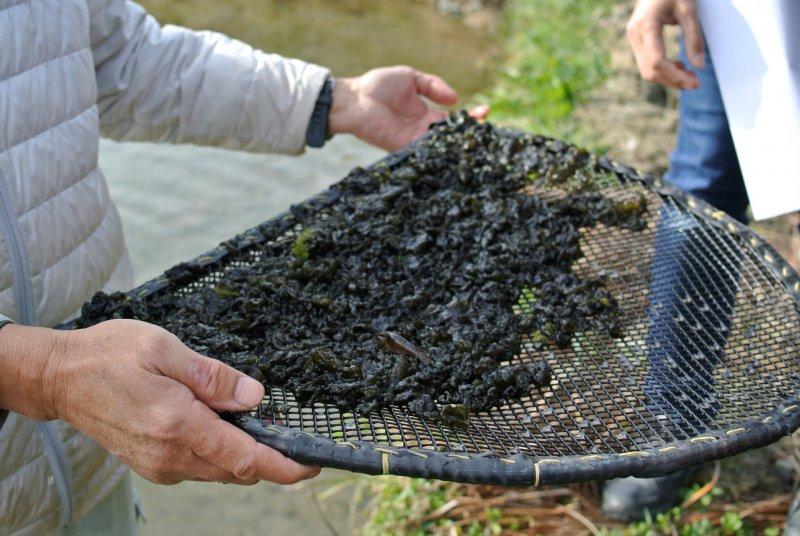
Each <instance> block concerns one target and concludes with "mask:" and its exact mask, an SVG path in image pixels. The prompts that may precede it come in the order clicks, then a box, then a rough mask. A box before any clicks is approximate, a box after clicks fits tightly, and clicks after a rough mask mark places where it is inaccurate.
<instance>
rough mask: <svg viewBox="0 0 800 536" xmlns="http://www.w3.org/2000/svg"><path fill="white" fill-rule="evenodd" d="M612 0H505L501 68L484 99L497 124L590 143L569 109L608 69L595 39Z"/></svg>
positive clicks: (571, 108) (602, 77)
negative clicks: (490, 108)
mask: <svg viewBox="0 0 800 536" xmlns="http://www.w3.org/2000/svg"><path fill="white" fill-rule="evenodd" d="M613 4H614V0H593V1H591V2H587V1H585V0H509V1H508V2H507V3H506V7H505V13H504V23H503V29H502V30H501V39H502V42H503V48H504V50H505V51H506V58H505V62H504V67H503V68H502V69H501V70H500V72H499V74H498V79H497V82H496V84H495V86H494V88H493V89H492V90H491V91H490V92H489V94H488V95H485V96H484V98H485V99H486V100H487V101H488V102H489V103H490V104H491V107H492V120H493V121H494V122H497V123H501V124H505V125H509V126H514V127H518V128H522V129H525V130H529V131H532V132H539V133H542V134H547V135H551V136H556V137H560V138H563V139H567V140H569V141H572V142H575V143H581V144H584V145H587V144H588V145H592V144H591V141H592V140H591V139H589V138H590V136H589V135H588V133H587V132H584V131H583V130H582V129H581V127H580V125H579V124H578V123H577V122H576V121H575V120H574V119H573V117H572V112H573V111H574V110H575V108H576V107H578V106H580V104H581V102H583V101H584V100H585V99H586V97H587V95H588V94H589V92H590V91H591V90H592V89H593V88H595V87H597V86H598V85H599V84H600V83H601V82H603V80H605V78H606V77H607V76H608V73H609V62H610V58H609V54H608V52H607V51H605V50H604V48H603V47H602V46H598V45H597V43H598V42H599V41H600V40H601V38H602V35H603V33H604V32H606V31H608V30H607V29H605V28H604V25H603V24H602V22H601V21H602V19H603V18H604V17H605V16H607V14H608V12H609V10H610V9H611V7H612V6H613Z"/></svg>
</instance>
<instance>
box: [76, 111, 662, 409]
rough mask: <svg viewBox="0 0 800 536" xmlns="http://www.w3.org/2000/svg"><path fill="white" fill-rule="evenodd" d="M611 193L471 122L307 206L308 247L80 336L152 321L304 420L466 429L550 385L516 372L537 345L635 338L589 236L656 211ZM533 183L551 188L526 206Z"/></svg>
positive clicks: (120, 310)
mask: <svg viewBox="0 0 800 536" xmlns="http://www.w3.org/2000/svg"><path fill="white" fill-rule="evenodd" d="M602 179H603V174H602V172H600V171H599V168H597V166H596V165H595V164H594V160H593V157H592V156H591V155H589V154H588V153H586V152H585V151H581V150H579V149H577V148H575V147H573V146H570V145H566V144H563V143H561V142H557V141H554V140H545V139H544V138H541V137H537V136H531V135H523V136H512V135H508V134H503V133H502V132H500V131H498V130H496V129H495V128H494V127H492V126H491V125H490V124H487V123H484V124H480V123H477V122H475V121H473V120H472V119H470V118H469V117H468V116H466V115H465V114H463V113H461V114H458V115H454V116H451V117H450V118H449V119H448V120H447V121H445V122H443V123H440V124H437V125H435V126H434V127H432V131H431V132H430V133H429V135H428V136H427V137H426V138H425V139H424V140H423V141H422V142H419V143H416V144H414V145H413V146H411V148H410V153H409V154H408V156H407V157H406V158H405V159H402V160H401V161H400V163H399V164H396V165H394V166H386V165H376V166H372V167H371V168H368V169H361V168H357V169H355V170H353V171H352V172H351V173H350V174H349V175H348V176H347V177H346V178H345V179H343V180H342V181H341V182H339V183H337V184H336V185H334V186H332V188H331V191H330V193H331V195H332V196H334V197H335V198H336V201H335V202H334V203H333V204H332V205H331V206H330V207H327V208H324V209H322V210H319V209H312V208H308V207H305V206H303V205H298V206H295V207H293V208H292V212H293V213H294V215H295V216H296V217H297V219H298V221H300V222H303V223H304V227H303V229H302V230H301V231H297V232H296V233H295V234H294V236H290V237H287V238H285V239H280V240H275V241H268V242H265V243H260V244H256V245H253V246H251V247H250V248H248V250H247V253H248V255H249V257H248V258H251V259H252V258H257V260H256V261H255V262H250V263H247V264H244V265H242V266H236V265H231V266H230V268H229V269H228V270H227V271H225V272H224V273H223V274H222V276H221V277H220V279H219V280H218V281H217V282H216V283H211V285H212V286H206V287H199V288H196V289H195V290H193V291H192V292H190V293H176V292H160V293H156V294H154V295H153V296H150V297H144V298H136V297H131V296H127V295H124V294H119V293H117V294H112V295H106V294H102V293H100V294H98V295H97V296H95V297H94V299H93V300H92V301H91V302H90V303H88V304H87V305H86V306H84V309H83V315H82V317H81V319H80V320H79V323H78V324H79V325H80V326H87V325H91V324H94V323H97V322H100V321H102V320H106V319H109V318H136V319H140V320H145V321H148V322H153V323H155V324H158V325H161V326H163V327H164V328H166V329H168V330H169V331H171V332H173V333H175V334H176V335H177V336H178V337H180V338H181V339H182V340H183V342H184V343H186V344H187V345H188V346H190V347H191V348H193V349H195V350H197V351H198V352H201V353H204V354H206V355H209V356H211V357H215V358H218V359H221V360H223V361H225V362H227V363H229V364H231V365H233V366H234V367H236V368H238V369H240V370H243V371H244V372H246V373H248V374H250V375H251V376H253V377H255V378H257V379H258V380H259V381H262V382H263V383H264V384H265V386H267V387H272V386H277V387H285V388H287V389H289V390H290V391H291V392H292V393H294V395H295V396H296V397H297V400H298V401H299V402H300V403H302V404H310V403H313V402H323V403H328V404H333V405H335V406H337V407H339V408H340V409H342V410H343V411H353V410H355V411H359V412H369V411H374V410H380V409H382V408H386V407H388V406H390V405H400V406H405V407H406V408H407V409H408V410H409V411H410V412H412V413H415V414H417V415H420V416H422V417H426V418H431V419H435V420H443V421H445V422H450V423H459V422H464V420H465V419H466V418H467V416H468V412H469V411H474V410H487V409H490V408H492V407H496V406H498V405H501V404H502V403H504V402H505V401H506V400H508V399H518V398H520V397H523V396H527V395H529V394H530V393H531V391H532V390H535V389H541V388H544V387H546V386H547V385H548V384H549V382H550V379H551V369H550V367H549V365H548V364H547V363H546V362H545V361H544V360H541V359H531V358H527V359H524V360H522V361H519V360H514V356H516V355H518V354H519V353H520V350H521V345H522V343H523V342H527V343H528V344H531V345H533V348H534V349H537V350H545V349H547V348H553V347H555V346H560V347H565V346H568V345H569V344H570V341H571V339H572V337H573V335H574V334H575V333H576V332H587V331H594V332H596V333H599V334H605V335H606V336H610V337H619V336H620V335H621V330H622V326H621V315H620V309H619V306H618V304H617V302H616V300H615V299H614V297H613V296H612V295H611V294H610V293H609V292H608V291H607V290H606V289H605V288H604V287H603V284H602V281H600V280H597V279H589V278H581V277H579V276H578V275H576V274H575V273H574V272H573V271H572V266H573V264H574V263H575V262H576V261H577V260H578V259H579V258H581V256H582V253H581V248H580V238H581V234H582V229H583V228H586V227H591V226H594V225H596V224H598V223H602V224H605V225H613V226H618V227H623V228H628V229H632V230H638V229H641V228H642V226H643V225H644V221H643V215H644V213H645V211H646V203H645V202H644V200H643V198H641V200H633V201H630V200H628V201H626V202H620V201H614V200H611V199H609V198H607V197H605V196H604V195H603V194H602V193H601V191H600V189H598V188H597V184H598V182H599V181H601V180H602ZM532 182H533V183H534V184H538V185H539V186H540V188H539V189H538V190H534V192H535V193H533V194H531V193H530V192H528V193H526V192H523V190H524V189H526V187H530V186H531V184H532ZM559 188H560V189H561V190H562V194H561V195H540V194H539V193H538V192H539V191H541V192H550V191H552V190H553V189H559ZM187 271H191V270H190V269H189V268H188V265H179V266H177V267H176V268H174V269H172V270H171V271H169V272H167V274H166V276H167V278H172V279H174V280H180V279H185V278H186V273H187ZM523 291H525V293H526V296H527V297H528V299H526V300H524V306H523V307H520V298H521V296H522V294H523ZM531 297H533V298H532V299H531ZM512 361H513V362H512Z"/></svg>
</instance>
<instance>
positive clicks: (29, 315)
mask: <svg viewBox="0 0 800 536" xmlns="http://www.w3.org/2000/svg"><path fill="white" fill-rule="evenodd" d="M0 230H2V233H3V235H4V236H5V239H6V248H7V249H8V256H9V260H10V262H11V269H12V272H13V276H14V297H15V301H16V303H17V321H18V322H19V323H20V324H25V325H28V326H33V325H35V324H36V311H35V309H34V303H33V288H32V286H31V276H30V269H29V265H28V256H27V252H26V251H25V248H24V247H23V245H22V234H21V232H20V230H19V222H18V221H17V216H16V211H15V210H14V206H13V204H12V202H11V195H10V193H9V191H8V184H7V183H6V180H5V177H4V176H3V171H2V169H0ZM36 427H37V429H38V431H39V435H40V436H41V438H42V444H43V446H44V452H45V455H46V456H47V461H48V464H49V465H50V470H51V471H52V473H53V482H54V483H55V486H56V490H57V491H58V495H59V497H60V498H61V526H66V525H67V524H69V521H70V519H72V508H73V497H74V490H73V486H72V476H71V475H70V468H69V463H68V462H67V457H66V455H65V454H64V446H63V445H62V444H61V439H60V438H59V437H58V433H57V432H56V428H55V425H54V424H53V423H52V422H37V423H36Z"/></svg>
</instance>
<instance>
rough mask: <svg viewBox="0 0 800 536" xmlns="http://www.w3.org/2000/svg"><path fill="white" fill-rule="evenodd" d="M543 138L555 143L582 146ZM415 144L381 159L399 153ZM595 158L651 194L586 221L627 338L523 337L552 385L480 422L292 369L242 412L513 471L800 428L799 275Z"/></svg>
mask: <svg viewBox="0 0 800 536" xmlns="http://www.w3.org/2000/svg"><path fill="white" fill-rule="evenodd" d="M503 135H507V136H520V135H523V134H521V133H516V132H509V131H504V134H503ZM528 136H529V135H528ZM529 138H530V136H529ZM532 139H533V140H534V144H535V146H536V147H537V150H539V151H545V152H549V153H550V154H551V155H555V156H556V157H558V155H559V154H561V153H563V152H565V151H566V150H567V149H568V147H569V146H567V145H566V144H564V143H561V142H558V141H556V140H551V139H546V138H543V137H533V138H532ZM413 149H414V146H413V145H412V146H411V147H410V148H409V149H406V150H405V151H402V152H398V153H395V154H392V155H390V156H388V157H387V158H385V159H383V160H381V161H379V162H377V163H376V164H374V165H375V166H381V167H384V168H387V167H388V168H390V169H391V168H392V167H393V166H396V165H397V164H398V163H401V162H402V161H403V160H404V159H405V158H406V156H407V155H408V154H409V152H410V151H413ZM593 162H594V165H596V166H598V169H601V170H604V172H605V174H606V176H607V181H606V182H607V184H604V190H603V191H604V193H605V194H606V195H608V196H610V197H615V196H616V197H619V198H624V197H625V196H629V195H631V193H632V192H635V193H636V195H641V196H644V198H645V199H646V202H647V206H648V211H647V227H646V228H645V229H644V230H642V231H631V230H625V229H619V228H613V227H604V226H602V225H598V226H596V227H593V228H591V229H585V230H584V234H583V238H582V244H581V247H582V250H583V253H584V257H583V258H582V259H580V260H579V261H578V262H576V263H575V265H574V266H573V270H575V271H576V272H578V273H581V274H586V275H588V276H592V277H599V278H602V279H603V281H604V284H605V286H606V288H607V289H608V290H609V291H610V292H611V293H612V294H613V295H614V296H615V298H616V299H617V301H618V302H619V303H620V305H621V307H622V311H623V315H624V331H623V336H622V337H621V338H618V339H613V338H610V337H608V336H607V335H599V334H592V333H578V334H576V335H575V336H574V337H573V339H572V342H571V345H570V347H567V348H557V347H553V348H551V349H548V350H547V351H544V352H542V351H535V350H534V345H532V344H526V343H524V344H523V345H522V348H521V351H520V354H519V355H518V356H516V357H515V358H514V361H517V362H530V361H536V360H539V359H541V358H544V359H546V360H547V362H548V363H549V364H550V366H551V367H552V369H553V380H552V381H551V384H550V386H549V387H548V388H545V389H543V390H542V391H533V392H531V393H530V396H528V397H525V398H522V399H519V400H508V401H507V402H506V403H505V404H503V405H502V406H499V407H496V408H493V409H491V410H488V411H481V412H475V413H473V414H471V415H470V418H469V422H468V423H467V424H465V425H463V426H448V425H445V424H443V423H440V422H435V421H429V420H425V419H422V418H420V417H418V416H417V415H415V414H412V413H410V412H408V411H407V410H406V409H404V408H403V407H391V408H389V409H386V410H383V411H380V412H375V413H371V414H359V413H357V412H355V411H346V410H343V409H339V408H336V407H333V406H329V405H325V404H314V405H313V406H303V405H301V404H299V403H298V402H297V401H296V400H295V398H294V397H293V396H292V393H291V392H289V391H288V390H286V389H283V388H281V387H280V386H274V387H273V388H271V389H268V393H267V396H266V398H265V399H264V401H263V403H262V404H261V406H260V407H259V408H258V410H257V411H255V412H252V413H249V414H229V415H226V416H225V417H226V418H227V419H229V420H230V421H231V422H233V423H234V424H236V425H237V426H239V427H240V428H241V429H243V430H245V431H246V432H248V433H249V434H251V435H252V436H253V437H254V438H255V439H256V440H257V441H260V442H262V443H264V444H266V445H269V446H270V447H273V448H275V449H276V450H278V451H280V452H282V453H283V454H285V455H287V456H289V457H291V458H293V459H295V460H298V461H300V462H303V463H309V464H316V465H320V466H323V467H336V468H340V469H347V470H350V471H356V472H360V473H367V474H394V475H405V476H415V477H426V478H437V479H443V480H453V481H458V482H475V483H478V482H482V483H492V484H501V485H514V486H520V485H522V486H527V485H534V486H538V485H543V484H565V483H571V482H580V481H586V480H601V479H609V478H615V477H623V476H641V477H652V476H658V475H664V474H667V473H670V472H673V471H676V470H679V469H682V468H685V467H687V466H691V465H696V464H699V463H702V462H706V461H709V460H713V459H717V458H721V457H724V456H730V455H733V454H736V453H739V452H742V451H744V450H747V449H750V448H754V447H760V446H763V445H766V444H768V443H771V442H773V441H776V440H777V439H779V438H780V437H782V436H785V435H787V434H790V433H791V432H793V431H794V430H795V429H796V428H797V427H798V426H799V425H800V402H798V387H800V361H798V357H799V356H800V353H799V352H798V348H800V309H798V297H800V278H798V276H797V274H795V272H794V271H793V270H792V269H791V268H790V267H789V266H788V265H787V263H786V262H785V261H784V260H783V259H781V258H780V257H779V256H778V255H777V254H776V253H775V251H774V250H773V249H772V248H771V247H770V246H769V245H767V244H766V243H765V242H764V241H763V240H762V239H761V238H759V237H758V236H757V235H756V234H755V233H753V232H752V231H751V230H749V229H748V228H747V227H745V226H743V225H741V224H740V223H738V222H736V221H734V220H732V219H731V218H729V217H728V216H726V215H725V214H724V213H723V212H721V211H718V210H715V209H714V208H713V207H711V206H710V205H708V204H706V203H704V202H702V201H700V200H698V199H695V198H693V197H691V196H689V195H687V194H685V193H683V192H681V191H679V190H677V189H675V188H673V187H670V186H669V185H666V184H664V183H662V182H661V180H660V179H656V178H653V177H649V176H644V175H641V174H639V173H637V172H636V171H634V170H633V169H631V168H629V167H626V166H623V165H620V164H617V163H615V162H612V161H610V160H608V159H606V158H603V157H599V158H597V159H595V160H594V161H593ZM545 194H546V195H558V192H555V191H553V192H545ZM333 203H336V196H335V195H333V194H332V193H331V191H328V192H323V193H322V194H320V195H318V196H316V197H313V198H311V199H309V200H308V201H306V202H304V203H302V204H300V205H297V206H295V207H293V208H292V210H291V211H288V212H286V213H284V214H281V215H279V216H277V217H276V218H274V219H272V220H269V221H267V222H265V223H264V224H262V225H260V226H258V227H256V228H254V229H251V230H250V231H247V232H245V233H243V234H242V235H239V236H238V237H236V238H234V239H232V240H230V241H228V242H225V243H223V244H221V245H220V246H219V247H218V248H216V249H214V250H212V251H210V252H208V253H206V254H205V255H201V256H200V257H198V258H196V259H194V260H192V261H189V262H188V263H184V264H182V265H179V266H178V267H176V269H173V270H171V271H170V272H169V273H170V276H169V277H166V276H162V277H160V278H157V279H155V280H153V281H150V282H149V283H146V284H145V285H142V286H141V287H139V288H137V289H135V290H134V291H132V294H134V295H136V296H139V297H145V298H146V297H148V296H151V295H154V294H156V293H161V292H181V293H190V292H192V291H193V289H197V288H200V287H203V286H208V285H214V284H215V282H216V281H217V280H218V279H219V277H220V275H222V274H224V273H225V270H226V269H228V268H230V267H234V266H242V265H245V264H247V263H253V262H258V255H260V253H257V252H255V251H254V250H255V249H257V248H252V246H253V245H254V244H258V243H261V242H263V241H268V240H292V239H293V237H294V236H295V235H296V234H297V233H299V232H301V231H302V229H303V227H304V225H305V224H307V223H309V222H311V221H313V219H314V217H315V216H316V215H317V214H318V213H319V212H320V211H323V210H324V208H325V207H327V206H329V205H331V204H333ZM518 307H520V308H521V309H524V308H525V298H524V297H523V298H522V299H521V300H520V303H519V305H518Z"/></svg>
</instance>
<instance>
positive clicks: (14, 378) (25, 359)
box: [0, 324, 62, 420]
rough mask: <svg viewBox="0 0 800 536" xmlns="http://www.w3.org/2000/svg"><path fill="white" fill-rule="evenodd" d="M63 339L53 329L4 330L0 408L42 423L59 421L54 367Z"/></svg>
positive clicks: (15, 327) (0, 346)
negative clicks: (43, 421)
mask: <svg viewBox="0 0 800 536" xmlns="http://www.w3.org/2000/svg"><path fill="white" fill-rule="evenodd" d="M61 339H62V337H60V336H59V334H58V333H57V332H56V331H55V330H52V329H46V328H36V327H28V326H18V325H15V324H9V325H7V326H5V327H3V328H2V329H0V408H2V409H5V410H8V411H14V412H16V413H20V414H22V415H25V416H26V417H31V418H33V419H38V420H48V419H54V418H56V408H55V406H54V404H53V401H52V389H51V388H50V387H51V385H48V384H52V383H53V382H54V381H55V379H54V378H52V377H51V375H52V371H53V370H54V368H55V367H54V366H53V365H54V364H55V362H56V361H57V360H58V356H59V355H60V354H61V348H60V347H61V346H62V341H61Z"/></svg>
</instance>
